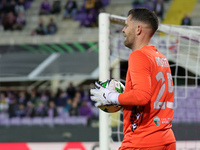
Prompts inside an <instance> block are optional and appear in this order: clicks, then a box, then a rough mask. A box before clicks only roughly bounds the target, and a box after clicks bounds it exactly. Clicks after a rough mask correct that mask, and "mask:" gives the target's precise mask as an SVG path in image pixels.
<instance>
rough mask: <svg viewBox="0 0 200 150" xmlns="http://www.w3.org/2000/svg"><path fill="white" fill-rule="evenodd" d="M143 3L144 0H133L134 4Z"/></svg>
mask: <svg viewBox="0 0 200 150" xmlns="http://www.w3.org/2000/svg"><path fill="white" fill-rule="evenodd" d="M143 3H144V2H143V0H133V2H132V5H133V6H134V5H142V4H143Z"/></svg>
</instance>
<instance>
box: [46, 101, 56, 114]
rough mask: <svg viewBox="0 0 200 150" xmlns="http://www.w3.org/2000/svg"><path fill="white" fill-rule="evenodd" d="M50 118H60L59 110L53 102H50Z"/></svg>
mask: <svg viewBox="0 0 200 150" xmlns="http://www.w3.org/2000/svg"><path fill="white" fill-rule="evenodd" d="M48 116H49V117H56V116H58V111H57V108H56V106H55V103H54V102H53V101H50V102H49V108H48Z"/></svg>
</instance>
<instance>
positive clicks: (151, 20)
mask: <svg viewBox="0 0 200 150" xmlns="http://www.w3.org/2000/svg"><path fill="white" fill-rule="evenodd" d="M129 15H131V19H134V20H138V21H141V22H144V23H146V24H149V25H150V26H151V27H152V30H153V31H154V32H155V31H156V30H157V29H158V24H159V21H158V17H157V15H156V14H155V12H153V11H151V10H150V9H147V8H136V9H131V10H130V11H129V12H128V16H129Z"/></svg>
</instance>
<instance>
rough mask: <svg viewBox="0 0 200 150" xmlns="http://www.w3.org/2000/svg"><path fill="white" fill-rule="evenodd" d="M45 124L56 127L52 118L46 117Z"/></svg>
mask: <svg viewBox="0 0 200 150" xmlns="http://www.w3.org/2000/svg"><path fill="white" fill-rule="evenodd" d="M43 124H44V125H49V126H53V125H54V123H53V118H52V117H44V118H43Z"/></svg>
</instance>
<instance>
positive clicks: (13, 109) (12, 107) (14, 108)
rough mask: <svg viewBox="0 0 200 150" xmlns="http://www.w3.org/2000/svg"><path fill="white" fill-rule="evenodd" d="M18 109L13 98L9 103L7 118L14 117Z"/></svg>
mask: <svg viewBox="0 0 200 150" xmlns="http://www.w3.org/2000/svg"><path fill="white" fill-rule="evenodd" d="M17 110H18V104H17V100H16V99H15V98H14V99H13V100H12V102H11V103H10V104H9V108H8V112H9V118H12V117H16V111H17Z"/></svg>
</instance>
